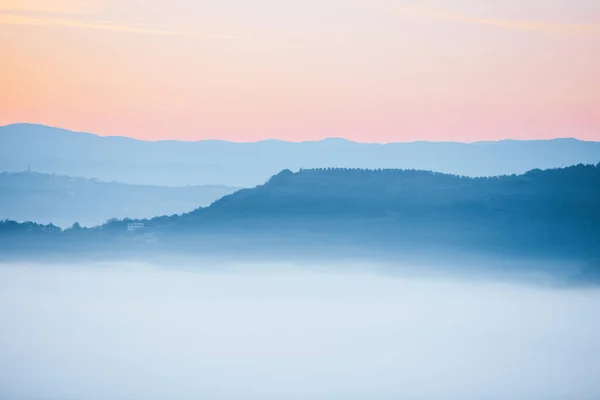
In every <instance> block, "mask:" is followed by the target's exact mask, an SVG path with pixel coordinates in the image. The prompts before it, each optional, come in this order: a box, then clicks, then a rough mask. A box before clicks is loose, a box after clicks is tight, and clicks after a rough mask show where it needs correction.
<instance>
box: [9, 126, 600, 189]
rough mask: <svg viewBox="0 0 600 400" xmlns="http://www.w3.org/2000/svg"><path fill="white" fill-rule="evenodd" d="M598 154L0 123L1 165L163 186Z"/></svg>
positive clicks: (488, 172)
mask: <svg viewBox="0 0 600 400" xmlns="http://www.w3.org/2000/svg"><path fill="white" fill-rule="evenodd" d="M599 161H600V143H598V142H584V141H579V140H576V139H555V140H538V141H515V140H504V141H499V142H479V143H472V144H465V143H431V142H414V143H390V144H367V143H354V142H350V141H347V140H343V139H327V140H322V141H317V142H303V143H290V142H283V141H277V140H266V141H261V142H256V143H231V142H225V141H219V140H205V141H199V142H177V141H161V142H148V141H140V140H134V139H130V138H124V137H100V136H95V135H92V134H87V133H78V132H71V131H67V130H64V129H57V128H51V127H46V126H41V125H32V124H15V125H8V126H4V127H0V170H6V171H22V170H26V169H27V168H28V166H29V165H31V166H32V168H33V169H34V170H36V171H40V172H48V173H58V174H64V175H71V176H85V177H96V178H99V179H102V180H104V181H119V182H125V183H134V184H153V185H162V186H185V185H187V184H190V185H204V184H223V185H229V186H236V187H239V186H241V187H251V186H255V185H257V184H260V183H262V182H264V181H266V180H267V179H268V178H269V177H270V176H272V175H273V174H276V173H277V172H279V171H281V170H283V169H285V168H289V169H291V170H299V169H300V168H320V167H344V168H345V167H351V168H370V169H374V168H410V169H421V170H432V171H439V172H445V173H452V174H459V175H467V176H495V175H503V174H513V173H517V174H520V173H524V172H526V171H528V170H531V169H534V168H542V169H547V168H554V167H565V166H569V165H574V164H578V163H584V164H590V163H592V164H595V163H597V162H599Z"/></svg>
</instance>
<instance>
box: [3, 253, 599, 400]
mask: <svg viewBox="0 0 600 400" xmlns="http://www.w3.org/2000/svg"><path fill="white" fill-rule="evenodd" d="M277 267H278V266H277V265H273V266H270V268H267V269H260V268H250V267H249V268H246V270H245V271H243V269H240V268H229V269H227V268H224V271H223V272H215V271H214V270H213V271H212V272H208V271H206V270H200V269H199V270H193V269H190V268H186V269H185V270H184V269H178V270H174V269H172V268H167V267H164V268H157V267H149V266H144V265H132V264H127V265H125V264H123V265H105V266H101V267H100V266H79V267H65V266H32V265H29V266H23V265H0V327H1V329H0V398H1V399H27V400H37V399H40V400H42V399H43V400H46V399H48V400H53V399H61V400H71V399H72V400H88V399H89V400H113V399H115V400H121V399H122V400H138V399H139V400H146V399H148V400H153V399H169V400H180V399H181V400H187V399H398V398H420V399H422V398H426V399H433V398H435V399H466V398H473V399H481V398H486V399H490V398H494V399H520V398H522V399H540V398H543V399H553V398H555V399H567V398H569V399H580V398H590V397H594V396H600V381H598V379H597V373H598V371H600V341H599V340H598V338H600V290H598V289H591V288H587V289H555V288H548V287H546V288H544V287H535V286H530V285H524V284H523V285H519V284H508V283H489V282H487V283H486V282H467V281H463V282H461V281H456V280H454V281H452V280H442V279H437V280H433V279H426V278H420V279H418V278H413V279H408V278H399V277H393V276H383V275H377V274H374V273H368V272H367V271H363V270H360V269H352V270H351V271H348V272H340V269H339V268H338V269H336V272H327V268H325V267H326V266H324V268H322V270H321V271H315V270H314V269H311V270H310V271H307V270H302V269H298V268H292V267H290V266H281V268H277ZM217 270H218V268H217ZM277 270H279V272H275V271H277Z"/></svg>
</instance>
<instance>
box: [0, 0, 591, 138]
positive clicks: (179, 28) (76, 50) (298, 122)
mask: <svg viewBox="0 0 600 400" xmlns="http://www.w3.org/2000/svg"><path fill="white" fill-rule="evenodd" d="M49 3H51V4H49ZM0 37H2V41H1V42H0V51H1V54H2V62H0V86H1V87H2V90H1V91H0V125H4V124H9V123H16V122H32V123H42V124H47V125H53V126H59V127H63V128H67V129H73V130H79V131H87V132H93V133H97V134H101V135H122V136H132V137H136V138H142V139H150V140H156V139H182V140H200V139H209V138H211V139H212V138H219V139H227V140H234V141H253V140H259V139H265V138H277V139H284V140H292V141H302V140H312V139H320V138H324V137H345V138H348V139H351V140H356V141H371V142H372V141H374V142H391V141H412V140H433V141H438V140H440V141H441V140H443V141H450V140H452V141H476V140H496V139H504V138H521V139H533V138H550V137H578V138H581V139H587V140H600V72H599V71H600V1H598V0H503V1H502V2H500V1H498V2H491V1H485V2H484V1H481V0H438V1H435V0H434V1H409V0H405V1H402V0H303V1H297V2H289V1H281V0H252V1H249V0H219V1H210V2H209V1H207V0H169V1H167V0H144V1H141V0H129V1H127V0H54V1H52V2H49V1H47V0H0Z"/></svg>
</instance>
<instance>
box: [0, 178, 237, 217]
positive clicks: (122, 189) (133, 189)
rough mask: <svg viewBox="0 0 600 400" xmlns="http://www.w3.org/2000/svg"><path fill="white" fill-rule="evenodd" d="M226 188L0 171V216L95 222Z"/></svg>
mask: <svg viewBox="0 0 600 400" xmlns="http://www.w3.org/2000/svg"><path fill="white" fill-rule="evenodd" d="M235 190H236V189H235V188H231V187H226V186H190V187H179V188H176V187H159V186H140V185H128V184H122V183H114V182H112V183H108V182H101V181H98V180H96V179H84V178H73V177H68V176H60V175H49V174H41V173H35V172H22V173H0V220H1V219H10V220H16V221H35V222H40V223H44V224H47V223H54V224H56V225H59V226H61V227H63V228H65V227H69V226H71V225H72V224H73V223H74V222H79V223H80V224H82V225H85V226H93V225H99V224H102V223H104V222H106V221H107V220H108V219H109V218H125V217H131V218H150V217H153V216H156V215H171V214H178V213H183V212H188V211H190V210H193V209H195V208H197V207H199V206H207V205H209V204H210V203H212V202H213V201H215V200H217V199H218V198H220V197H222V196H224V195H227V194H230V193H232V192H234V191H235Z"/></svg>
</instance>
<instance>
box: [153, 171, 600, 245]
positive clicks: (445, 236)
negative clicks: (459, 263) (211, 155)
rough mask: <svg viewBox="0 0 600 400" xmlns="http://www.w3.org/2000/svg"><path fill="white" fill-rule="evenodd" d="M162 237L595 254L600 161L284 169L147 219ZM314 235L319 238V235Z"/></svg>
mask: <svg viewBox="0 0 600 400" xmlns="http://www.w3.org/2000/svg"><path fill="white" fill-rule="evenodd" d="M146 223H147V224H148V227H149V228H150V229H154V230H155V231H156V232H162V234H165V235H169V234H173V233H182V234H189V233H193V232H209V233H214V232H221V233H224V234H233V233H235V234H241V235H246V236H254V237H258V236H260V235H265V236H272V237H273V236H274V237H283V236H285V235H286V234H289V235H290V237H294V238H295V240H300V241H304V242H311V241H314V242H316V241H319V240H321V238H324V240H330V239H333V238H345V239H348V240H350V241H353V242H355V243H363V244H367V243H368V244H369V245H372V244H373V245H375V244H376V245H378V246H379V245H381V246H383V247H386V248H387V249H388V250H389V249H392V250H394V249H396V250H398V249H401V248H404V249H411V248H414V247H415V246H422V247H424V248H432V249H435V248H436V247H441V246H450V247H456V248H460V249H470V250H477V251H479V250H482V251H494V252H501V253H514V254H531V255H551V254H554V255H557V256H558V255H560V256H567V257H568V256H573V257H598V256H600V165H598V166H593V165H578V166H573V167H569V168H564V169H553V170H545V171H542V170H532V171H530V172H528V173H526V174H523V175H513V176H501V177H494V178H467V177H460V176H452V175H446V174H439V173H432V172H427V171H403V170H388V171H385V170H383V171H370V170H344V169H331V170H304V171H300V172H297V173H292V172H291V171H288V170H286V171H283V172H281V173H280V174H278V175H276V176H274V177H273V178H272V179H271V180H270V181H269V182H267V183H266V184H265V185H262V186H259V187H256V188H254V189H244V190H240V191H238V192H236V193H233V194H231V195H228V196H225V197H223V198H222V199H220V200H218V201H216V202H215V203H213V204H212V205H211V206H210V207H208V208H202V209H198V210H196V211H193V212H191V213H188V214H184V215H181V216H176V217H170V218H157V219H154V220H151V221H146ZM317 238H319V239H317Z"/></svg>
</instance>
